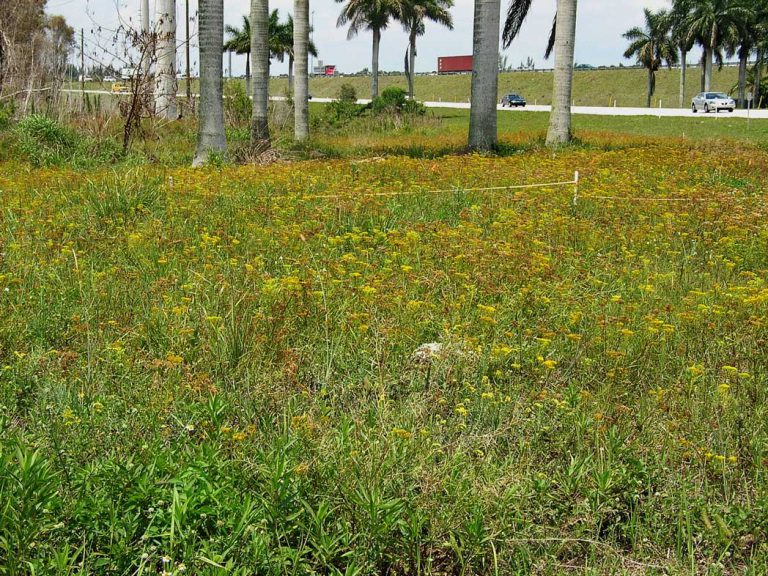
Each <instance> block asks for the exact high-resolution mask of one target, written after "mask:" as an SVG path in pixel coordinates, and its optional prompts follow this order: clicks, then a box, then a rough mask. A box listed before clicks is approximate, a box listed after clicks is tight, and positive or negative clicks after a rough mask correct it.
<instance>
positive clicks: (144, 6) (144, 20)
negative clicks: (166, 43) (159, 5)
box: [141, 0, 151, 82]
mask: <svg viewBox="0 0 768 576" xmlns="http://www.w3.org/2000/svg"><path fill="white" fill-rule="evenodd" d="M141 35H142V37H143V42H144V43H149V42H150V33H149V0H141ZM144 50H145V54H144V58H143V59H142V73H143V74H142V76H143V77H144V82H146V81H147V76H148V75H149V65H150V60H151V54H150V50H149V48H148V46H144Z"/></svg>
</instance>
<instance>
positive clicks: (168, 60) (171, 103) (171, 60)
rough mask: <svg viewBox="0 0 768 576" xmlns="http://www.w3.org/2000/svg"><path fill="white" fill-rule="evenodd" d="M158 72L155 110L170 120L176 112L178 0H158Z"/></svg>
mask: <svg viewBox="0 0 768 576" xmlns="http://www.w3.org/2000/svg"><path fill="white" fill-rule="evenodd" d="M155 21H156V22H157V27H158V30H157V74H156V76H155V112H156V113H157V114H158V115H159V116H160V117H161V118H166V119H168V120H176V118H178V115H177V112H176V92H177V90H178V86H177V85H176V0H157V11H156V14H155Z"/></svg>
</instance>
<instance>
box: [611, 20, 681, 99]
mask: <svg viewBox="0 0 768 576" xmlns="http://www.w3.org/2000/svg"><path fill="white" fill-rule="evenodd" d="M643 13H644V14H645V28H640V27H639V26H635V27H634V28H632V29H630V30H628V31H627V32H625V33H624V34H623V36H624V38H626V39H627V40H629V41H630V42H631V43H630V45H629V47H628V48H627V50H626V51H625V52H624V58H637V62H638V63H639V64H642V65H643V66H644V67H645V68H647V69H648V90H647V93H646V96H647V98H646V104H645V105H646V106H647V107H648V108H650V107H651V98H652V97H653V94H654V92H655V91H656V71H657V70H658V69H659V68H660V67H661V65H662V63H663V62H665V61H666V62H667V64H668V65H670V66H671V65H672V64H673V63H674V62H676V61H677V47H676V46H675V43H674V42H673V40H672V37H671V36H670V33H669V31H670V28H671V23H672V21H671V19H670V15H669V13H668V12H667V11H666V10H659V11H658V12H651V11H650V10H649V9H648V8H645V9H644V10H643Z"/></svg>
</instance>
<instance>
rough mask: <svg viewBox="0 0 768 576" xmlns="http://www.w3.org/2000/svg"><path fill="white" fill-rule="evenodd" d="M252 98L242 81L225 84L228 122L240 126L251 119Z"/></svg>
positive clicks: (225, 107) (225, 110)
mask: <svg viewBox="0 0 768 576" xmlns="http://www.w3.org/2000/svg"><path fill="white" fill-rule="evenodd" d="M251 110H252V104H251V99H250V98H248V94H247V93H246V91H245V86H244V85H243V84H242V83H240V82H227V83H225V84H224V114H225V118H226V120H227V123H228V124H229V125H232V126H238V125H241V124H244V123H248V122H250V120H251Z"/></svg>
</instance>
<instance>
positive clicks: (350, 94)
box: [336, 83, 357, 104]
mask: <svg viewBox="0 0 768 576" xmlns="http://www.w3.org/2000/svg"><path fill="white" fill-rule="evenodd" d="M336 100H337V101H339V102H351V103H352V104H355V103H357V90H355V87H354V86H352V84H347V83H345V84H342V85H341V87H340V88H339V95H338V97H337V98H336Z"/></svg>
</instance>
